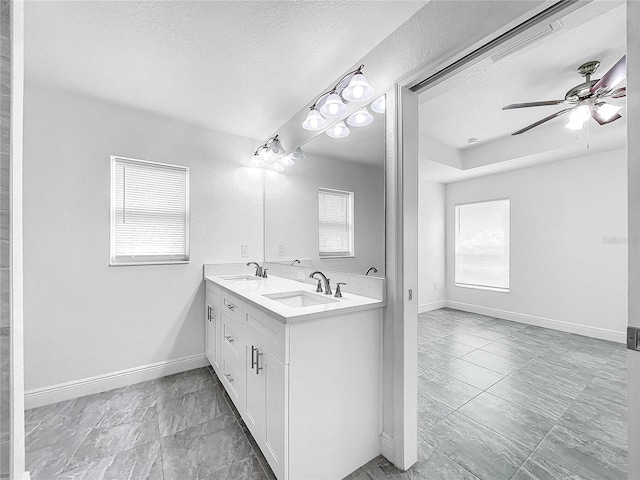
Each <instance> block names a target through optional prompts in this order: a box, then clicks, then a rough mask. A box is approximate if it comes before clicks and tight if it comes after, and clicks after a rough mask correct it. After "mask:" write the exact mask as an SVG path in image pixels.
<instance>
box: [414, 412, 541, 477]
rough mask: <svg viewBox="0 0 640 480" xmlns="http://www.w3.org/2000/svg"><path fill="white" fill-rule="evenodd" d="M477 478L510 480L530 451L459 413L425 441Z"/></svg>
mask: <svg viewBox="0 0 640 480" xmlns="http://www.w3.org/2000/svg"><path fill="white" fill-rule="evenodd" d="M425 440H426V441H427V442H428V443H431V445H433V446H434V447H436V448H437V449H438V450H439V451H440V452H442V453H444V454H445V455H446V456H447V457H449V458H450V459H452V460H453V461H455V462H456V463H458V464H459V465H461V466H462V467H464V468H465V469H466V470H468V471H469V472H471V473H473V474H474V475H476V476H477V477H478V478H481V479H485V480H508V479H510V478H511V477H512V476H513V474H515V473H516V471H517V470H518V468H519V467H520V465H522V463H523V462H524V461H525V460H526V459H527V457H528V456H529V454H530V453H531V451H530V450H528V449H526V448H524V447H522V446H521V445H520V444H519V443H517V442H514V441H512V440H509V439H508V438H505V437H503V436H502V435H499V434H498V433H496V432H494V431H493V430H491V429H489V428H487V427H485V426H483V425H481V424H480V423H478V422H476V421H474V420H472V419H470V418H468V417H466V416H464V415H462V414H460V413H457V412H454V413H452V414H451V415H449V416H448V417H447V418H445V419H444V420H442V421H441V422H439V423H437V424H436V425H435V426H434V427H433V428H432V429H431V432H430V433H429V435H428V438H426V439H425Z"/></svg>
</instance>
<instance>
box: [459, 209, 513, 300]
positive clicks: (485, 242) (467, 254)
mask: <svg viewBox="0 0 640 480" xmlns="http://www.w3.org/2000/svg"><path fill="white" fill-rule="evenodd" d="M455 209H456V210H455V217H456V218H455V222H456V235H455V284H456V285H457V286H462V287H473V288H482V289H490V290H498V291H503V292H508V291H509V235H510V233H509V229H510V225H509V217H510V201H509V199H508V198H507V199H501V200H491V201H487V202H479V203H468V204H464V205H456V207H455Z"/></svg>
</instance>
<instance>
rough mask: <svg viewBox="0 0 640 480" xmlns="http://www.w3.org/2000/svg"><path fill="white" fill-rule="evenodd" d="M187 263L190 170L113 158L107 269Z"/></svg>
mask: <svg viewBox="0 0 640 480" xmlns="http://www.w3.org/2000/svg"><path fill="white" fill-rule="evenodd" d="M187 261H189V168H188V167H181V166H176V165H167V164H160V163H154V162H146V161H143V160H134V159H130V158H121V157H111V262H110V263H111V265H124V264H146V263H184V262H187Z"/></svg>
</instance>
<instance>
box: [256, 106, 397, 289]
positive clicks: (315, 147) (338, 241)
mask: <svg viewBox="0 0 640 480" xmlns="http://www.w3.org/2000/svg"><path fill="white" fill-rule="evenodd" d="M383 102H384V98H382V102H381V103H382V104H384V103H383ZM369 111H370V112H371V115H373V122H372V123H371V124H369V125H366V126H362V127H353V126H348V125H347V126H348V128H349V129H350V134H349V135H348V136H346V137H344V138H332V137H330V136H329V135H327V134H326V132H323V133H321V134H319V135H317V136H316V137H314V138H313V139H312V140H310V141H309V142H307V143H306V144H305V145H302V146H301V150H302V152H303V153H304V158H303V159H301V160H297V161H296V163H295V164H294V165H292V166H289V167H287V168H286V169H285V171H284V172H274V171H266V172H265V198H264V228H265V239H264V245H265V254H264V258H265V260H266V261H268V262H282V263H289V264H290V263H292V262H293V261H295V260H300V261H301V262H302V263H303V264H306V265H311V266H313V267H316V268H318V269H320V270H321V269H327V270H338V271H344V272H350V273H354V274H362V275H364V274H366V273H367V271H368V272H369V273H368V274H369V275H373V276H378V277H384V275H385V271H384V267H385V203H384V202H385V198H384V195H385V179H384V175H385V115H384V113H376V112H375V111H373V110H372V109H371V108H369ZM345 123H346V122H345Z"/></svg>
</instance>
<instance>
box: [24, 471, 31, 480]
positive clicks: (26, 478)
mask: <svg viewBox="0 0 640 480" xmlns="http://www.w3.org/2000/svg"><path fill="white" fill-rule="evenodd" d="M22 480H31V473H29V472H24V475H23V476H22Z"/></svg>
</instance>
